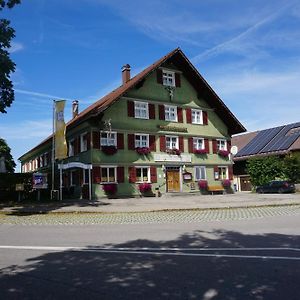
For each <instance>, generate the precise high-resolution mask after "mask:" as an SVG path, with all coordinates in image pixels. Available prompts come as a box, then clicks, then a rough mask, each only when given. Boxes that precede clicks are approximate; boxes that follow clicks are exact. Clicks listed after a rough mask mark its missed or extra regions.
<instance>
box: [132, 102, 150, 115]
mask: <svg viewBox="0 0 300 300" xmlns="http://www.w3.org/2000/svg"><path fill="white" fill-rule="evenodd" d="M134 117H135V118H139V119H149V110H148V103H146V102H138V101H134Z"/></svg>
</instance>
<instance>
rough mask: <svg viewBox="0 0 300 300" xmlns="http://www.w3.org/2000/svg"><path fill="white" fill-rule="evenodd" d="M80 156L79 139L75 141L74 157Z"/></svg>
mask: <svg viewBox="0 0 300 300" xmlns="http://www.w3.org/2000/svg"><path fill="white" fill-rule="evenodd" d="M77 154H78V139H77V138H75V139H74V155H77Z"/></svg>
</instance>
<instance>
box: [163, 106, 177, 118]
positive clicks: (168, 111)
mask: <svg viewBox="0 0 300 300" xmlns="http://www.w3.org/2000/svg"><path fill="white" fill-rule="evenodd" d="M172 110H174V118H173V119H172V117H171V115H172V113H173V112H172ZM165 120H166V121H171V122H178V111H177V106H174V105H165Z"/></svg>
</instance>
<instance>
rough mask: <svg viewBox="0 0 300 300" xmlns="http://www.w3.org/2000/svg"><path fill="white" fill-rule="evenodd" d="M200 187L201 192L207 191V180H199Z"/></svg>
mask: <svg viewBox="0 0 300 300" xmlns="http://www.w3.org/2000/svg"><path fill="white" fill-rule="evenodd" d="M198 186H199V189H200V190H207V188H208V184H207V181H206V180H199V181H198Z"/></svg>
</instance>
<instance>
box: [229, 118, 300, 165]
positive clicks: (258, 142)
mask: <svg viewBox="0 0 300 300" xmlns="http://www.w3.org/2000/svg"><path fill="white" fill-rule="evenodd" d="M232 145H235V146H237V147H238V148H239V151H238V153H237V154H236V155H235V156H234V160H244V159H247V158H250V157H253V156H263V155H272V154H273V155H276V154H277V155H279V154H285V153H287V152H289V151H293V150H300V122H297V123H291V124H288V125H283V126H279V127H274V128H269V129H265V130H261V131H256V132H252V133H247V134H242V135H238V136H235V137H233V139H232ZM297 145H299V147H297Z"/></svg>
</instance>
